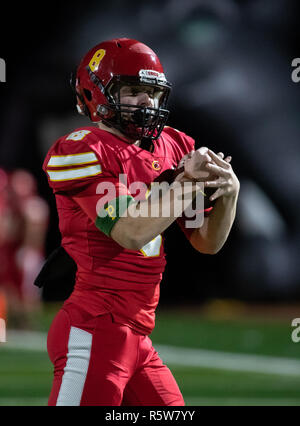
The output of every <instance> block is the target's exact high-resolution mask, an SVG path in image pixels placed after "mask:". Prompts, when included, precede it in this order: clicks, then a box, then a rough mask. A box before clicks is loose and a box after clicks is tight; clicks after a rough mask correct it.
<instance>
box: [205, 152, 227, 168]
mask: <svg viewBox="0 0 300 426" xmlns="http://www.w3.org/2000/svg"><path fill="white" fill-rule="evenodd" d="M208 154H209V155H210V156H211V158H212V159H213V160H214V162H215V163H216V164H217V165H218V166H220V167H224V168H226V169H228V167H229V164H228V163H227V162H226V161H224V160H223V159H222V158H220V157H219V156H218V155H217V154H216V153H215V152H213V151H212V150H211V149H209V150H208Z"/></svg>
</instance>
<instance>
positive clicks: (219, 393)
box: [0, 307, 300, 406]
mask: <svg viewBox="0 0 300 426" xmlns="http://www.w3.org/2000/svg"><path fill="white" fill-rule="evenodd" d="M56 310H57V307H55V309H52V308H50V309H49V310H47V311H45V312H44V313H43V314H42V315H41V317H40V318H38V315H36V316H35V319H32V320H33V321H32V322H33V323H34V324H35V328H36V329H38V330H41V331H46V330H47V329H48V327H49V323H50V322H51V320H52V318H53V316H54V313H55V311H56ZM291 331H292V329H291V326H290V321H289V320H288V319H283V320H280V321H279V320H277V321H274V320H273V321H272V320H268V321H267V320H260V319H257V318H256V319H248V318H238V319H234V318H230V319H226V320H224V319H210V318H208V317H203V316H201V315H200V314H197V313H191V312H185V311H184V310H169V311H166V310H162V311H159V312H158V315H157V321H156V329H155V331H154V332H153V333H152V335H151V338H152V341H153V343H154V345H155V344H164V345H174V346H180V347H190V348H201V349H209V350H214V351H222V352H234V353H239V354H243V353H244V354H258V355H266V356H272V357H286V358H295V359H300V343H299V344H296V343H293V342H292V341H291ZM169 367H170V368H171V370H172V372H173V374H174V376H175V378H176V380H177V382H178V384H179V386H180V388H181V390H182V393H183V395H184V398H185V401H186V404H187V405H213V406H215V405H233V406H234V405H255V406H256V405H273V406H274V405H282V406H284V405H300V377H299V376H298V377H293V376H284V375H272V374H262V373H249V372H243V371H241V372H238V371H226V370H222V369H212V368H200V367H182V366H180V367H179V366H172V365H169ZM0 378H1V380H0V405H1V406H5V405H13V406H21V405H27V406H28V405H46V404H47V399H48V395H49V392H50V389H51V382H52V364H51V363H50V361H49V359H48V355H47V353H46V351H45V352H43V351H31V350H13V349H9V348H5V344H3V345H2V346H1V347H0Z"/></svg>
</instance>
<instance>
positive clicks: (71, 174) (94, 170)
mask: <svg viewBox="0 0 300 426" xmlns="http://www.w3.org/2000/svg"><path fill="white" fill-rule="evenodd" d="M47 173H48V175H49V178H50V181H52V182H58V181H59V182H61V181H65V180H73V179H82V178H85V177H90V176H96V175H99V174H100V173H102V169H101V166H100V164H96V165H94V166H88V167H80V168H78V169H70V170H59V171H56V170H47Z"/></svg>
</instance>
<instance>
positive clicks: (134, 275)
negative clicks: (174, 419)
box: [43, 127, 194, 334]
mask: <svg viewBox="0 0 300 426" xmlns="http://www.w3.org/2000/svg"><path fill="white" fill-rule="evenodd" d="M193 149H194V140H193V139H192V138H191V137H189V136H187V135H185V134H184V133H182V132H179V131H177V130H175V129H173V128H171V127H165V129H164V131H163V132H162V133H161V136H160V137H159V139H158V140H157V141H155V142H154V150H153V152H149V151H146V150H144V149H141V148H140V147H138V146H136V145H131V144H128V142H126V140H125V139H122V138H120V137H118V136H116V135H113V134H111V133H109V132H106V131H104V130H101V129H99V128H98V127H83V128H80V129H77V130H76V131H74V132H73V133H71V134H69V135H66V136H63V137H61V138H60V139H58V141H57V142H56V143H55V144H54V145H53V146H52V147H51V149H50V150H49V152H48V154H47V156H46V158H45V161H44V165H43V169H44V171H45V172H46V174H47V176H48V181H49V185H50V186H51V188H52V189H53V192H54V194H55V197H56V204H57V211H58V215H59V228H60V232H61V236H62V245H63V247H64V248H65V250H66V251H67V252H68V253H69V255H70V256H71V257H72V258H73V259H74V260H75V262H76V264H77V275H76V283H75V287H74V290H73V292H72V294H71V296H70V297H69V299H68V300H67V301H66V302H65V303H75V304H78V305H80V306H81V307H85V309H86V310H87V311H88V312H90V313H91V314H93V315H100V314H102V313H105V312H111V314H112V315H113V317H114V320H115V321H116V322H121V323H123V324H126V325H128V326H130V327H131V328H133V329H134V330H136V331H137V332H139V333H142V334H149V333H151V331H152V329H153V327H154V320H155V309H156V306H157V303H158V300H159V284H160V281H161V278H162V273H163V271H164V268H165V263H166V261H165V253H164V247H163V235H158V236H157V237H156V238H154V239H153V240H152V241H151V242H149V243H148V244H146V245H145V246H144V247H143V248H142V249H141V250H139V251H135V250H129V249H125V248H123V247H121V246H120V245H119V244H118V243H117V242H115V241H114V240H113V239H112V238H110V237H109V236H107V235H106V234H105V233H104V232H101V231H100V230H99V229H98V228H97V227H96V226H95V217H96V216H97V213H96V204H97V203H99V202H100V203H101V195H99V190H98V189H99V184H105V183H106V184H108V183H109V184H110V185H113V187H114V188H115V191H116V196H118V195H120V194H123V195H124V194H125V195H130V196H132V197H134V198H135V199H137V198H140V199H145V194H141V193H139V190H137V192H136V193H133V192H130V190H129V188H131V191H132V184H133V183H134V182H142V183H144V184H146V185H147V186H149V185H151V183H152V182H153V181H154V180H156V179H158V177H159V175H161V174H162V173H163V172H164V171H166V170H169V169H172V168H175V167H177V164H178V163H179V161H180V160H181V158H182V157H183V156H184V155H185V154H187V153H188V152H190V151H191V150H193ZM120 175H122V176H123V178H122V179H121V183H120ZM124 176H125V182H124ZM97 192H98V194H97ZM102 197H104V196H103V194H102ZM104 198H105V197H104ZM102 204H103V203H102Z"/></svg>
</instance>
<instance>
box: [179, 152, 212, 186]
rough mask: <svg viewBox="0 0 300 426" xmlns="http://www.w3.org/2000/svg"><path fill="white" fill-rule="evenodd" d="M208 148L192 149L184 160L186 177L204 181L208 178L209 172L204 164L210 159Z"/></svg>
mask: <svg viewBox="0 0 300 426" xmlns="http://www.w3.org/2000/svg"><path fill="white" fill-rule="evenodd" d="M208 151H209V150H208V148H206V147H202V148H199V149H197V150H196V151H192V152H191V154H192V155H190V156H189V157H188V158H186V159H185V161H184V176H185V178H187V179H190V180H195V181H197V182H205V181H206V180H208V179H210V172H209V171H208V170H207V169H206V168H205V166H206V164H207V163H208V162H210V161H212V158H211V156H210V155H209V154H208Z"/></svg>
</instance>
